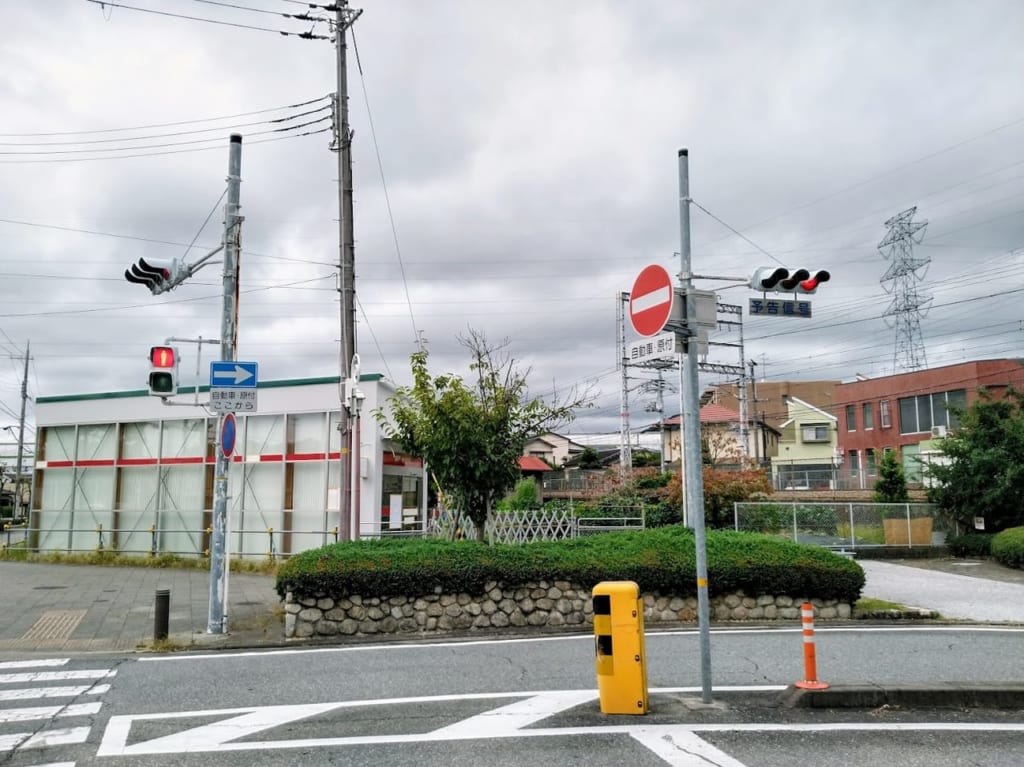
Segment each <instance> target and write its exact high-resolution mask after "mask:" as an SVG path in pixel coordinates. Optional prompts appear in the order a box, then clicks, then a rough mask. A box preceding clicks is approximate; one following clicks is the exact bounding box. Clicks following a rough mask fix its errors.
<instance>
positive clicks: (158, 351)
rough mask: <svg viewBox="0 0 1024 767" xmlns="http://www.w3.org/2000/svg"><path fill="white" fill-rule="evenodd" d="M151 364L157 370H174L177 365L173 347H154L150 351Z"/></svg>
mask: <svg viewBox="0 0 1024 767" xmlns="http://www.w3.org/2000/svg"><path fill="white" fill-rule="evenodd" d="M149 362H150V364H151V365H152V366H153V367H155V368H173V367H174V366H175V364H176V360H175V355H174V347H173V346H154V347H152V348H151V349H150V350H149Z"/></svg>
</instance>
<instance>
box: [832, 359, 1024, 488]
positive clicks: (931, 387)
mask: <svg viewBox="0 0 1024 767" xmlns="http://www.w3.org/2000/svg"><path fill="white" fill-rule="evenodd" d="M1008 386H1014V387H1017V388H1024V360H1020V359H995V360H978V361H975V362H964V363H961V364H958V365H947V366H945V367H940V368H932V369H930V370H918V371H914V372H912V373H900V374H898V375H892V376H886V377H884V378H868V379H864V380H858V381H852V382H849V383H841V384H839V385H838V386H836V389H835V398H836V399H835V402H836V412H835V414H836V418H837V419H838V424H837V427H838V429H839V434H838V443H839V449H840V452H841V455H842V456H843V473H844V474H845V477H844V479H845V480H846V481H845V482H844V484H845V485H853V486H857V485H859V486H861V487H864V488H870V487H871V485H872V484H873V482H874V479H875V476H876V466H877V464H878V463H879V462H880V461H881V459H882V455H883V454H884V453H885V452H886V451H889V450H897V451H899V454H900V457H901V459H902V462H903V468H904V470H905V471H906V474H907V481H908V482H919V481H920V480H921V458H922V451H927V450H928V449H929V448H930V447H931V442H930V441H931V440H932V439H935V438H940V437H943V436H945V434H946V432H947V430H949V429H955V428H956V426H957V421H956V416H955V415H954V414H952V413H950V412H949V411H948V407H949V406H950V405H952V406H955V407H960V408H962V407H966V406H968V405H970V404H971V403H972V402H974V401H975V400H976V399H977V398H978V390H979V389H981V388H984V389H987V390H988V391H989V392H990V393H992V394H995V395H996V396H1001V394H1002V393H1003V392H1005V391H1006V388H1007V387H1008Z"/></svg>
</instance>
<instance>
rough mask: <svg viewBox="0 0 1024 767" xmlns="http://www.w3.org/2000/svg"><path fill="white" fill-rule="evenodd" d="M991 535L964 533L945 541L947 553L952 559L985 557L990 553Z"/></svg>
mask: <svg viewBox="0 0 1024 767" xmlns="http://www.w3.org/2000/svg"><path fill="white" fill-rule="evenodd" d="M994 537H995V536H993V535H992V534H991V533H966V534H965V535H957V536H954V537H952V538H947V539H946V545H947V546H948V547H949V553H950V554H952V555H953V556H954V557H987V556H989V555H990V554H991V553H992V539H993V538H994Z"/></svg>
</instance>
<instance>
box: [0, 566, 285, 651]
mask: <svg viewBox="0 0 1024 767" xmlns="http://www.w3.org/2000/svg"><path fill="white" fill-rule="evenodd" d="M209 583H210V575H209V572H208V571H206V570H179V569H171V568H168V569H159V568H145V567H97V566H91V565H62V564H42V563H33V562H0V605H2V607H0V652H2V653H4V654H10V653H12V652H43V651H45V652H110V651H115V652H134V651H135V650H137V649H146V648H149V647H151V646H152V644H153V629H154V617H155V601H156V592H157V591H158V590H160V589H169V590H170V612H169V619H168V629H169V637H168V639H169V641H170V644H172V645H174V646H175V647H188V646H190V645H193V644H194V645H198V646H203V645H208V646H218V647H252V646H259V645H264V644H271V645H272V644H281V643H283V641H284V639H283V638H284V617H283V616H284V610H283V605H282V604H281V602H280V600H279V599H278V596H277V592H276V591H274V576H272V575H254V574H249V573H232V574H231V575H230V577H229V580H228V605H227V612H228V627H229V633H228V634H227V635H222V634H218V635H211V634H206V624H207V618H208V613H209V603H210V592H209V588H210V587H209Z"/></svg>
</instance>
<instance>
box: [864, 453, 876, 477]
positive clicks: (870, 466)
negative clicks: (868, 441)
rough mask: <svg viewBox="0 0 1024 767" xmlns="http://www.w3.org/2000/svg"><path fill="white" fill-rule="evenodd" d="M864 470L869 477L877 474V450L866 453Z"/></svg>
mask: <svg viewBox="0 0 1024 767" xmlns="http://www.w3.org/2000/svg"><path fill="white" fill-rule="evenodd" d="M864 468H865V469H866V470H867V472H868V474H869V475H870V474H874V473H875V449H874V448H873V447H869V448H868V449H867V450H865V451H864Z"/></svg>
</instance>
